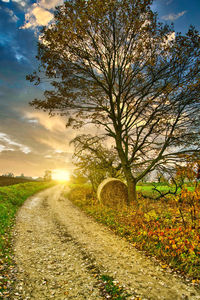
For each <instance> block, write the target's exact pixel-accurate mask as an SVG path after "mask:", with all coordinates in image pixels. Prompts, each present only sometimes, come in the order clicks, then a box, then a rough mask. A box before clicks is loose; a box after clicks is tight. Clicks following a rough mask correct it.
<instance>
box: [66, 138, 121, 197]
mask: <svg viewBox="0 0 200 300" xmlns="http://www.w3.org/2000/svg"><path fill="white" fill-rule="evenodd" d="M71 143H73V144H74V147H75V151H74V158H75V159H76V162H75V165H76V166H77V168H78V170H79V171H80V172H82V174H83V175H84V176H86V177H87V178H88V179H89V181H90V182H91V184H92V187H93V190H94V191H95V192H96V190H97V188H98V185H99V184H100V183H101V182H102V181H103V180H104V179H105V178H106V177H121V176H122V174H121V164H120V162H119V158H118V156H117V153H116V150H115V149H114V148H111V149H108V148H106V147H105V146H103V144H102V143H103V139H102V138H99V137H98V136H95V137H93V136H91V135H79V136H77V137H76V138H75V139H73V140H72V141H71Z"/></svg>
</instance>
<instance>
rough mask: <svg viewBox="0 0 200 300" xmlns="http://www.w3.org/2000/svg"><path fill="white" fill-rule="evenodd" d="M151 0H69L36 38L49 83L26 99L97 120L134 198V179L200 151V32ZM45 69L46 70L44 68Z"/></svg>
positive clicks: (73, 118) (38, 76)
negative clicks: (164, 20)
mask: <svg viewBox="0 0 200 300" xmlns="http://www.w3.org/2000/svg"><path fill="white" fill-rule="evenodd" d="M151 4H152V0H87V1H86V0H70V1H69V0H68V1H66V2H65V3H64V5H63V6H60V7H58V8H57V9H56V12H55V17H54V21H53V23H52V24H51V25H50V26H49V27H45V28H44V29H43V31H42V34H41V37H40V38H41V42H39V45H38V59H39V60H40V61H41V66H40V67H39V73H38V72H37V73H36V72H34V73H33V74H32V75H31V76H28V79H29V80H31V81H35V83H36V84H38V83H40V82H42V77H43V76H44V75H45V76H44V77H45V78H49V79H50V82H51V85H52V88H51V89H50V90H47V91H45V93H44V96H45V98H44V99H42V100H38V99H35V100H34V101H32V105H33V106H35V107H36V108H37V109H43V110H47V111H49V113H50V114H53V113H60V114H62V115H68V125H73V126H75V127H78V126H83V125H84V124H85V123H93V124H95V125H97V126H102V127H103V128H104V129H105V134H106V135H107V136H109V137H111V138H113V141H114V143H115V146H116V149H117V152H118V156H119V158H120V161H121V165H122V169H123V172H124V175H125V178H126V181H127V185H128V194H129V201H130V202H132V201H136V200H137V196H136V183H137V182H138V181H139V180H141V179H142V178H143V177H144V176H145V175H146V174H148V173H149V172H151V171H153V170H154V169H156V168H157V167H158V166H159V165H163V164H165V165H166V164H169V165H170V166H171V165H172V164H173V163H174V162H175V161H176V160H177V159H178V158H179V155H180V154H184V153H191V152H195V151H197V152H198V151H199V120H200V110H199V96H200V56H199V54H200V37H199V33H198V32H197V31H196V30H195V29H194V28H193V27H190V29H189V30H188V33H187V34H186V35H185V36H183V35H181V34H176V35H175V34H174V32H173V30H172V28H170V27H168V26H164V25H162V24H160V23H159V22H158V21H157V16H156V14H155V13H153V12H152V10H151V7H150V5H151ZM43 72H44V73H45V74H43Z"/></svg>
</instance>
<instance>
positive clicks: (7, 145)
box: [0, 132, 31, 154]
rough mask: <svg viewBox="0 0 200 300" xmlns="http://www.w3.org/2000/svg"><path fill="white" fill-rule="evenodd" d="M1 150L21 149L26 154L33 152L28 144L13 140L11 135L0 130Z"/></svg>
mask: <svg viewBox="0 0 200 300" xmlns="http://www.w3.org/2000/svg"><path fill="white" fill-rule="evenodd" d="M0 143H1V144H0V146H1V148H0V152H2V151H5V150H7V151H15V150H20V151H22V152H23V153H25V154H28V153H30V152H31V150H30V148H29V147H28V146H25V145H22V144H20V143H17V142H15V141H13V140H12V139H11V138H10V136H8V135H7V134H5V133H3V132H0Z"/></svg>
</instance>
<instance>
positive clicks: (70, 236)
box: [13, 185, 200, 300]
mask: <svg viewBox="0 0 200 300" xmlns="http://www.w3.org/2000/svg"><path fill="white" fill-rule="evenodd" d="M62 190H63V186H61V185H59V186H56V187H53V188H50V189H48V190H46V191H43V192H41V193H39V194H37V195H36V196H33V197H31V198H29V199H28V200H27V201H26V202H25V204H24V205H23V206H22V207H21V209H20V211H19V213H18V216H17V224H16V229H15V259H16V263H17V268H18V272H17V275H16V276H17V279H16V288H15V291H14V296H13V299H16V300H19V299H24V300H25V299H31V300H32V299H37V300H43V299H56V300H59V299H60V300H61V299H78V300H82V299H87V300H93V299H99V300H100V299H107V298H106V296H103V295H102V293H101V287H100V283H99V281H98V277H97V276H96V273H98V274H108V275H110V276H113V277H114V278H115V279H116V280H118V281H119V282H120V283H121V284H122V285H124V286H125V287H126V288H127V290H128V291H129V292H130V294H131V296H130V297H129V298H128V299H135V295H136V294H137V295H139V296H140V297H141V298H142V299H152V300H156V299H169V300H178V299H185V300H186V299H192V300H197V299H200V292H199V291H196V290H195V288H194V287H193V286H189V285H188V284H186V283H184V282H183V281H182V280H181V278H179V277H178V276H175V275H172V274H171V273H168V272H167V271H164V270H163V269H161V268H160V267H159V266H158V265H157V264H156V262H154V261H153V260H152V259H148V258H147V257H145V256H144V255H143V254H142V253H140V252H138V251H137V250H136V249H134V248H133V247H132V246H131V245H130V244H129V243H128V242H126V241H125V240H124V239H122V238H120V237H117V236H116V235H114V234H113V233H112V232H111V231H109V230H108V229H106V228H105V227H104V226H103V225H99V224H97V223H96V222H94V221H93V220H92V219H91V218H89V217H87V216H86V215H85V214H84V213H83V212H81V211H80V210H79V209H78V208H76V207H75V206H74V205H73V204H72V203H71V202H70V201H68V200H67V199H64V198H63V197H62Z"/></svg>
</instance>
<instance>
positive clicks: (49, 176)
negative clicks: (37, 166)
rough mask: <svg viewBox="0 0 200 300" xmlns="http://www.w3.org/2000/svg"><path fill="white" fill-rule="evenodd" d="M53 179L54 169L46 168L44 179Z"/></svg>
mask: <svg viewBox="0 0 200 300" xmlns="http://www.w3.org/2000/svg"><path fill="white" fill-rule="evenodd" d="M51 180H52V171H50V170H46V171H45V172H44V181H51Z"/></svg>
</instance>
